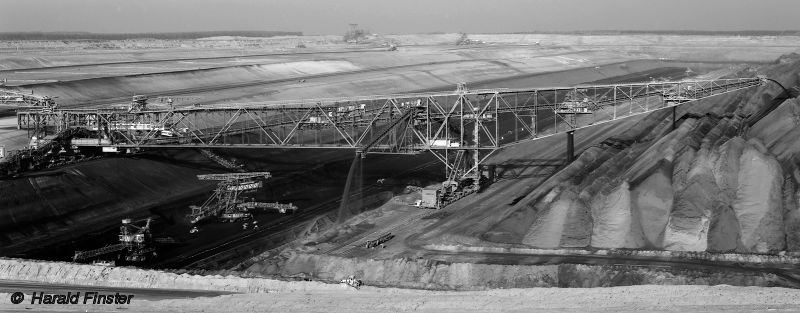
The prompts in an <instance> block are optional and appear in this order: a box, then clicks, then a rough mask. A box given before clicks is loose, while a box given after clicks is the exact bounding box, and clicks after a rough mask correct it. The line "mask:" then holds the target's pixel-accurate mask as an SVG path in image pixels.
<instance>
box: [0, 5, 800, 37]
mask: <svg viewBox="0 0 800 313" xmlns="http://www.w3.org/2000/svg"><path fill="white" fill-rule="evenodd" d="M348 23H358V24H359V25H360V26H362V27H365V28H368V29H369V30H371V31H372V32H378V33H414V32H468V33H477V32H519V31H535V30H539V31H553V30H556V31H569V30H606V29H625V30H787V29H790V30H795V29H800V0H528V1H524V0H484V1H471V0H460V1H459V0H0V31H91V32H155V31H202V30H288V31H302V32H304V33H305V34H341V33H343V32H344V31H345V30H346V29H347V27H348V25H347V24H348Z"/></svg>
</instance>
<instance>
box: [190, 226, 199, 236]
mask: <svg viewBox="0 0 800 313" xmlns="http://www.w3.org/2000/svg"><path fill="white" fill-rule="evenodd" d="M199 231H200V229H199V228H197V226H195V227H192V229H190V230H189V233H190V234H194V233H196V232H199Z"/></svg>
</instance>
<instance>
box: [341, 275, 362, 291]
mask: <svg viewBox="0 0 800 313" xmlns="http://www.w3.org/2000/svg"><path fill="white" fill-rule="evenodd" d="M341 283H342V284H343V285H346V286H350V287H353V288H355V289H358V288H360V287H361V286H362V285H363V283H362V282H361V281H360V280H358V279H356V278H355V276H353V275H350V276H348V277H347V278H345V279H342V281H341Z"/></svg>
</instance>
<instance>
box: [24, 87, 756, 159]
mask: <svg viewBox="0 0 800 313" xmlns="http://www.w3.org/2000/svg"><path fill="white" fill-rule="evenodd" d="M764 79H765V78H763V77H759V78H739V79H718V80H698V81H678V82H653V83H638V84H617V85H586V86H577V87H563V88H530V89H490V90H469V91H468V90H465V89H459V90H458V91H455V92H447V93H423V94H403V95H388V96H370V97H356V98H337V99H314V100H302V101H278V102H265V103H246V104H237V105H214V106H202V107H199V106H193V107H183V108H175V109H166V110H148V109H146V108H144V109H142V110H133V111H132V110H112V109H92V110H80V109H74V110H49V111H48V110H30V111H23V112H18V126H19V127H20V128H24V129H28V130H29V132H30V133H31V134H30V135H39V136H41V135H42V134H46V133H48V132H49V133H53V132H58V131H62V130H65V129H70V128H83V129H86V130H88V131H90V132H91V133H93V134H94V136H93V137H90V138H75V139H73V141H72V143H73V144H74V145H76V146H113V147H117V148H134V149H136V148H153V147H197V148H208V147H215V148H282V149H286V148H291V149H298V148H337V149H351V150H355V151H358V152H361V153H400V154H413V153H419V152H423V151H431V152H433V153H434V155H436V156H437V157H438V158H439V159H441V160H443V161H445V164H450V165H448V167H449V168H450V169H451V170H455V168H454V167H453V165H452V164H453V163H454V162H453V161H449V159H450V156H458V157H461V156H463V153H461V154H459V153H454V152H455V151H452V152H450V151H451V150H456V151H457V150H462V151H471V152H473V162H472V163H473V164H472V170H467V171H474V170H475V168H476V166H477V165H475V164H478V163H479V162H481V160H482V159H485V158H486V157H487V156H488V154H490V153H491V152H492V151H495V150H497V149H499V148H502V147H504V146H507V145H510V144H514V143H517V142H520V141H523V140H529V139H533V138H541V137H545V136H550V135H554V134H558V133H563V132H567V131H573V130H576V129H579V128H583V127H587V126H590V125H596V124H599V123H605V122H610V121H614V120H617V119H622V118H627V117H631V116H635V115H639V114H645V113H649V112H653V111H655V110H660V109H664V108H668V107H673V106H676V105H678V104H681V103H685V102H690V101H696V100H700V99H704V98H708V97H712V96H715V95H719V94H723V93H728V92H733V91H737V90H742V89H745V88H750V87H754V86H758V85H761V84H762V83H763V82H764Z"/></svg>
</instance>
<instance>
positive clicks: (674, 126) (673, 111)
mask: <svg viewBox="0 0 800 313" xmlns="http://www.w3.org/2000/svg"><path fill="white" fill-rule="evenodd" d="M677 108H678V107H677V106H674V107H672V130H675V128H676V125H675V111H676V109H677Z"/></svg>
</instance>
